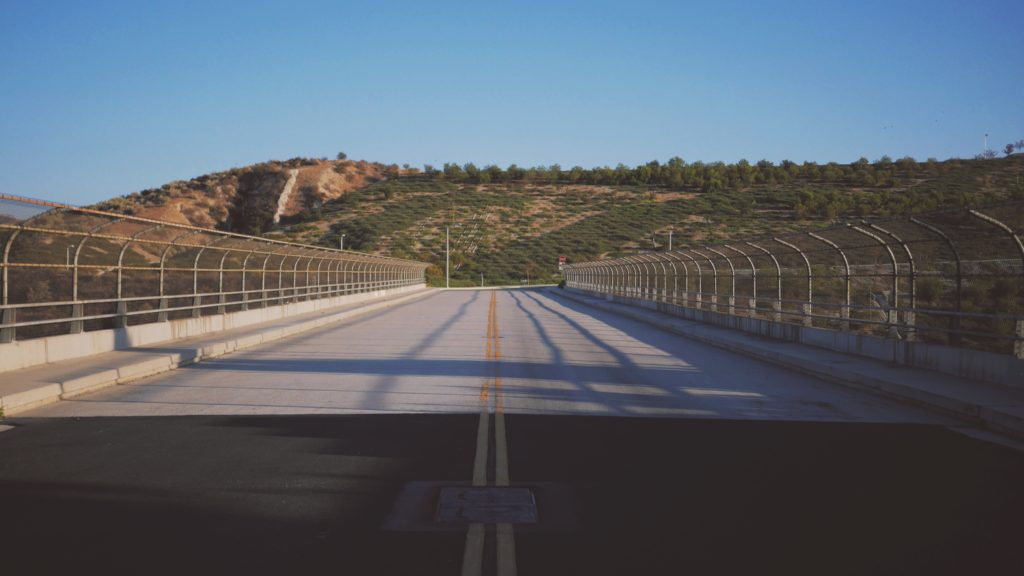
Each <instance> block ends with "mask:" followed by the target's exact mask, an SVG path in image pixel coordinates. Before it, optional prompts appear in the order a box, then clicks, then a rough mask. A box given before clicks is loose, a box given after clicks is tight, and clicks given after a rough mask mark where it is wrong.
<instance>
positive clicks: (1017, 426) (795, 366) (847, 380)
mask: <svg viewBox="0 0 1024 576" xmlns="http://www.w3.org/2000/svg"><path fill="white" fill-rule="evenodd" d="M549 292H551V293H553V294H555V295H557V296H560V297H563V298H567V299H569V300H573V301H575V302H579V303H580V304H583V305H585V306H590V307H592V308H596V309H598V310H603V311H605V312H610V313H612V314H616V315H618V316H622V317H625V318H629V319H631V320H636V321H639V322H643V323H645V324H648V325H650V326H654V327H656V328H659V329H661V330H665V331H667V332H671V333H673V334H678V335H680V336H684V337H686V338H690V339H692V340H696V341H698V342H701V343H704V344H709V345H711V346H715V347H717V348H722V349H725V350H728V351H730V352H735V353H737V354H742V355H744V356H748V357H751V358H755V359H758V360H763V361H766V362H771V363H772V364H776V365H779V366H783V367H785V368H788V369H790V370H793V371H795V372H800V373H802V374H806V375H808V376H813V377H816V378H820V379H823V380H827V381H829V382H833V383H836V384H841V385H843V386H847V387H850V388H855V389H857V390H863V391H867V392H870V393H873V394H876V395H880V396H884V397H886V398H889V399H892V400H898V401H900V402H904V403H909V404H913V405H916V406H921V407H924V408H928V409H930V410H933V411H936V412H939V413H941V414H944V415H947V416H952V417H954V418H957V419H959V420H962V421H965V422H967V423H970V424H973V425H980V426H983V427H985V428H987V429H989V430H992V431H993V432H998V433H1001V434H1005V435H1008V436H1012V437H1014V438H1016V439H1024V417H1022V416H1021V415H1020V414H1015V413H1012V412H1007V411H1002V410H999V408H998V407H993V406H986V405H984V404H981V403H975V402H971V401H965V400H963V399H961V398H954V397H951V396H947V395H943V394H942V393H940V392H936V391H930V390H923V389H921V388H918V387H914V386H909V385H906V384H902V383H900V382H898V381H894V380H891V379H883V378H877V377H872V376H870V375H867V374H863V373H860V372H857V371H854V370H850V369H844V368H842V367H839V366H835V365H830V364H826V363H820V364H813V363H808V362H807V359H806V358H804V357H798V356H796V355H789V354H786V353H784V352H780V351H778V350H772V349H768V348H766V347H759V346H757V345H756V343H752V342H742V341H738V340H737V339H729V338H719V337H716V336H715V335H712V334H698V333H697V332H696V331H694V330H688V329H687V328H688V327H689V326H691V325H692V326H693V327H709V328H710V327H711V326H708V325H705V324H701V323H700V322H696V321H693V320H685V319H682V318H675V317H673V316H668V315H665V314H662V313H660V312H655V311H651V310H647V309H643V310H640V309H632V308H631V307H630V306H628V305H626V304H618V303H607V302H604V301H600V300H595V299H594V298H590V297H586V296H581V295H578V294H573V293H571V292H567V291H564V290H559V291H555V290H550V291H549ZM681 322H683V323H685V324H683V325H680V323H681ZM858 361H861V362H866V361H865V360H862V359H858ZM908 370H910V369H909V368H908Z"/></svg>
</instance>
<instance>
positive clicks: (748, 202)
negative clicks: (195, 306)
mask: <svg viewBox="0 0 1024 576" xmlns="http://www.w3.org/2000/svg"><path fill="white" fill-rule="evenodd" d="M293 170H294V171H296V173H295V182H294V184H293V186H292V188H291V192H290V194H288V195H287V198H284V199H282V194H283V192H284V191H285V188H286V185H287V183H288V181H289V178H290V175H291V171H293ZM1021 172H1024V155H1022V154H1015V155H1010V156H1008V157H1005V158H996V159H974V160H947V161H943V162H938V161H934V160H929V161H927V162H916V161H914V160H912V159H900V160H897V161H892V160H889V159H888V158H883V159H881V160H879V161H876V162H873V163H872V162H868V161H867V160H861V161H858V162H854V163H851V164H837V163H828V164H821V165H819V164H813V163H804V164H799V165H798V164H795V163H792V162H783V163H781V164H773V163H770V162H765V161H762V162H758V163H756V164H749V163H745V162H739V163H735V164H723V163H710V164H705V163H699V162H695V163H692V164H690V163H685V162H683V161H682V160H681V159H673V160H670V161H669V162H667V163H665V164H661V163H657V162H652V163H648V164H644V165H640V166H637V167H633V168H630V167H626V166H622V165H620V166H618V167H616V168H596V169H592V170H584V169H582V168H578V167H576V168H572V169H569V170H563V169H561V168H560V167H558V166H551V167H546V168H545V167H539V168H518V167H516V166H510V167H509V168H507V169H501V168H497V167H494V166H484V167H482V168H477V167H475V166H474V165H472V164H465V165H462V166H458V165H455V164H446V165H445V166H444V167H443V168H442V169H439V170H435V169H433V168H431V167H429V166H427V167H425V169H424V170H422V171H421V170H417V169H413V168H409V167H408V166H406V167H404V168H399V167H398V166H397V165H394V164H391V165H385V164H380V163H374V162H365V161H351V160H347V159H340V160H326V159H319V160H317V159H293V160H288V161H284V162H265V163H261V164H256V165H253V166H248V167H245V168H236V169H233V170H229V171H227V172H220V173H215V174H210V175H207V176H201V177H199V178H194V179H192V180H189V181H187V182H173V183H170V184H168V185H166V186H163V187H161V188H158V189H154V190H147V191H143V192H139V193H136V194H131V195H129V196H126V197H122V198H116V199H113V200H109V201H107V202H104V203H101V204H99V205H98V206H97V207H98V208H101V209H105V210H112V211H116V212H125V213H132V214H137V215H142V216H149V217H153V218H158V219H165V220H173V221H178V222H189V223H191V224H194V225H199V226H205V227H217V228H221V229H225V230H231V231H236V232H243V233H249V234H263V235H267V236H270V237H274V238H280V239H286V240H294V241H299V242H303V243H310V244H319V245H324V246H332V247H334V246H338V244H339V240H340V238H341V236H342V235H344V236H345V247H346V248H348V249H353V250H362V251H367V252H375V253H385V254H389V255H393V256H399V257H406V258H414V259H419V260H424V261H429V262H433V263H435V264H438V265H439V266H440V265H443V262H444V236H445V227H446V226H451V246H452V262H453V264H452V266H453V270H454V274H455V284H479V282H480V275H481V274H482V275H483V276H484V279H485V281H486V282H488V283H510V282H512V283H514V282H519V281H520V280H523V279H526V278H530V279H531V280H535V279H537V278H542V279H548V280H553V279H556V278H557V258H558V256H559V255H566V256H568V257H569V260H570V261H579V260H582V259H590V258H598V257H605V256H615V255H619V254H624V253H630V252H636V251H643V250H651V249H663V248H664V247H665V245H666V243H667V240H668V233H669V231H672V233H673V234H674V241H675V242H676V245H685V244H694V243H696V244H700V243H705V242H710V241H714V240H722V239H728V238H737V237H746V236H751V235H758V234H767V233H780V232H783V231H786V230H794V229H800V228H811V227H818V226H826V225H828V224H830V223H831V222H833V221H835V220H836V219H841V218H856V217H871V216H889V215H895V214H905V213H911V212H922V211H930V210H937V209H943V208H954V207H963V206H969V205H982V204H990V203H993V202H1000V201H1005V200H1009V199H1024V187H1022V186H1021V182H1020V176H1021ZM282 200H284V201H283V202H282ZM279 203H280V204H281V205H280V209H281V218H280V222H279V223H275V222H274V215H275V213H277V212H278V209H279ZM438 273H439V271H438V270H434V271H432V274H433V275H434V276H433V277H434V279H435V281H436V278H437V274H438Z"/></svg>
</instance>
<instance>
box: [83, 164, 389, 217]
mask: <svg viewBox="0 0 1024 576" xmlns="http://www.w3.org/2000/svg"><path fill="white" fill-rule="evenodd" d="M399 173H400V170H399V168H398V167H397V166H393V165H392V166H387V165H384V164H380V163H376V162H365V161H361V160H360V161H352V160H325V159H319V160H317V159H305V158H302V159H293V160H288V161H283V162H278V161H272V162H264V163H261V164H254V165H252V166H246V167H244V168H235V169H232V170H228V171H226V172H216V173H213V174H207V175H205V176H199V177H197V178H193V179H191V180H181V181H177V182H171V183H169V184H165V185H164V186H161V187H160V188H153V189H150V190H143V191H141V192H137V193H134V194H130V195H128V196H123V197H120V198H114V199H112V200H108V201H106V202H103V203H101V204H98V205H96V206H95V208H97V209H100V210H108V211H111V212H119V213H124V214H132V215H136V216H141V217H144V218H154V219H159V220H170V221H174V222H179V223H186V222H187V223H190V224H193V225H195V226H202V227H204V228H220V229H224V230H231V231H233V232H242V233H246V234H262V233H264V232H267V231H269V230H271V229H272V228H273V227H274V226H275V216H278V218H277V220H279V221H280V222H284V223H287V222H289V221H290V220H294V219H296V218H300V217H305V216H306V215H308V214H309V213H313V212H315V211H317V210H318V209H319V208H320V207H321V206H323V205H324V204H325V203H327V202H330V201H331V200H335V199H337V198H339V197H340V196H342V195H343V194H345V193H346V192H349V191H351V190H356V189H359V188H363V187H365V186H367V185H369V184H372V183H374V182H379V181H381V180H384V179H385V178H386V177H387V176H388V175H389V174H390V175H398V174H399ZM293 176H294V180H293V181H292V186H291V188H290V190H289V194H287V195H286V196H284V195H283V193H284V192H285V189H286V186H287V184H288V183H289V180H291V178H292V177H293ZM280 222H279V223H280Z"/></svg>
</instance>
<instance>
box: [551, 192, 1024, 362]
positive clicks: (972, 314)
mask: <svg viewBox="0 0 1024 576" xmlns="http://www.w3.org/2000/svg"><path fill="white" fill-rule="evenodd" d="M1022 224H1024V203H1012V204H1004V205H999V206H990V207H987V208H985V209H984V210H962V211H955V212H954V211H950V212H937V213H930V214H923V215H917V216H914V217H910V218H890V219H884V220H870V221H869V220H859V221H855V222H846V223H842V224H837V225H834V226H831V227H829V228H824V229H818V230H811V231H805V232H798V233H786V234H780V235H778V236H772V237H761V238H750V239H739V240H735V241H728V242H723V243H717V244H711V245H706V246H688V247H684V248H682V249H678V250H672V251H666V252H647V253H640V254H635V255H630V256H624V257H620V258H614V259H608V260H598V261H593V262H582V263H573V264H568V265H566V266H565V268H564V272H563V274H564V277H565V280H566V284H567V285H568V286H570V287H574V288H579V289H583V290H588V291H592V292H598V293H605V294H612V295H619V296H624V297H632V298H640V299H645V300H653V301H658V302H667V303H671V304H675V305H679V306H684V307H690V308H696V309H702V310H711V311H716V312H722V313H726V314H731V315H746V316H749V317H752V318H765V319H771V320H774V321H777V322H783V321H785V322H792V323H797V324H802V325H804V326H819V327H829V328H834V329H838V330H842V331H851V330H853V331H858V332H862V333H871V334H877V335H881V336H887V337H892V338H902V339H906V340H909V341H914V340H923V341H930V342H940V343H944V344H950V345H954V346H962V347H969V348H975V349H983V350H990V351H996V352H1000V353H1007V354H1013V355H1015V356H1016V357H1017V358H1024V243H1022V242H1021V235H1022V234H1021V230H1022Z"/></svg>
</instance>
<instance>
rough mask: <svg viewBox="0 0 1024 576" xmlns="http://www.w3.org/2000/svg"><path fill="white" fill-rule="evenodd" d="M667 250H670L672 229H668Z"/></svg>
mask: <svg viewBox="0 0 1024 576" xmlns="http://www.w3.org/2000/svg"><path fill="white" fill-rule="evenodd" d="M668 251H669V252H671V251H672V230H669V231H668Z"/></svg>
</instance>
